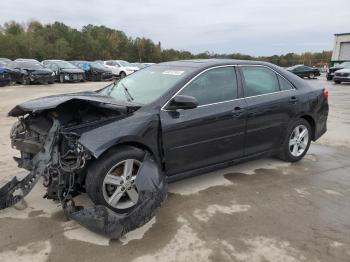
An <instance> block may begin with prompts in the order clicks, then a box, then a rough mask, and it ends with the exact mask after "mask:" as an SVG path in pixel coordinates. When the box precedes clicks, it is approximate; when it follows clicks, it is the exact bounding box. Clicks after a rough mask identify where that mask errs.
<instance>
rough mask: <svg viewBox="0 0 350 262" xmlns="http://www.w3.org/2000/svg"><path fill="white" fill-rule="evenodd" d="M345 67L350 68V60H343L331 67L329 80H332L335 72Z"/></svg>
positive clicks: (328, 73)
mask: <svg viewBox="0 0 350 262" xmlns="http://www.w3.org/2000/svg"><path fill="white" fill-rule="evenodd" d="M344 68H350V62H343V63H341V64H338V65H336V66H333V67H330V68H329V69H328V72H327V80H332V79H333V77H334V75H335V72H337V71H338V70H341V69H344Z"/></svg>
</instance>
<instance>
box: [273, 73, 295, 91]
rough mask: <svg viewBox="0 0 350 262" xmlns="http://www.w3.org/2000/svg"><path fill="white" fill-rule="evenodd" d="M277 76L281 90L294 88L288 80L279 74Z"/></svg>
mask: <svg viewBox="0 0 350 262" xmlns="http://www.w3.org/2000/svg"><path fill="white" fill-rule="evenodd" d="M277 77H278V81H279V82H280V88H281V90H282V91H284V90H290V89H294V86H293V85H292V84H291V83H290V82H289V81H288V80H286V79H284V78H283V77H281V76H277Z"/></svg>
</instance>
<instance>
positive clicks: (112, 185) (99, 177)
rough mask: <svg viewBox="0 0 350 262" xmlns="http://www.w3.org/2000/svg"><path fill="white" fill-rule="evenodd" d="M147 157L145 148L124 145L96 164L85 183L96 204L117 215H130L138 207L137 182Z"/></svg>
mask: <svg viewBox="0 0 350 262" xmlns="http://www.w3.org/2000/svg"><path fill="white" fill-rule="evenodd" d="M144 155H145V153H144V151H142V150H141V149H138V148H135V147H132V146H121V147H117V148H113V149H111V150H109V151H108V152H107V153H106V154H104V155H103V156H102V157H101V158H99V159H97V160H96V161H95V162H93V163H92V164H91V165H90V166H89V168H88V171H87V176H86V180H85V187H86V192H87V194H88V196H89V197H90V198H91V200H92V202H94V203H95V204H96V205H104V206H107V207H108V208H110V209H112V210H113V211H115V212H117V213H127V212H129V211H131V210H132V209H134V208H135V207H136V206H138V205H139V203H138V192H137V188H136V186H135V179H136V175H137V172H138V169H139V168H140V166H141V163H142V161H143V159H144Z"/></svg>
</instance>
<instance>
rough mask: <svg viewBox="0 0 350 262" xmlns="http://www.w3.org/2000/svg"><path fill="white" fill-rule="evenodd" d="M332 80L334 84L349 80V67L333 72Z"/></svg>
mask: <svg viewBox="0 0 350 262" xmlns="http://www.w3.org/2000/svg"><path fill="white" fill-rule="evenodd" d="M333 81H334V83H336V84H340V83H342V82H350V68H344V69H340V70H337V71H336V72H335V73H334V76H333Z"/></svg>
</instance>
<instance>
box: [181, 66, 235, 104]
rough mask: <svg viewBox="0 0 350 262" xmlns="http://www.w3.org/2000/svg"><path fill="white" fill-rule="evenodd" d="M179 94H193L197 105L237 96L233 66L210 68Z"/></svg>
mask: <svg viewBox="0 0 350 262" xmlns="http://www.w3.org/2000/svg"><path fill="white" fill-rule="evenodd" d="M179 94H180V95H187V96H193V97H195V98H196V99H197V100H198V103H199V105H206V104H212V103H217V102H224V101H228V100H232V99H235V98H237V78H236V73H235V70H234V68H233V67H221V68H214V69H211V70H209V71H207V72H205V73H203V74H201V75H200V76H199V77H197V78H196V79H195V80H193V81H192V82H191V83H190V84H189V85H188V86H186V87H185V88H184V89H183V90H182V91H181V92H180V93H179Z"/></svg>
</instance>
